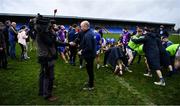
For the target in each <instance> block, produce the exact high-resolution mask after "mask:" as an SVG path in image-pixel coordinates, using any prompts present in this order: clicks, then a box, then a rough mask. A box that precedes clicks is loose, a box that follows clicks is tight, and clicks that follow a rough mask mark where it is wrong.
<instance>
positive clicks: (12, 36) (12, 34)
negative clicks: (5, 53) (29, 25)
mask: <svg viewBox="0 0 180 106" xmlns="http://www.w3.org/2000/svg"><path fill="white" fill-rule="evenodd" d="M14 30H15V29H14ZM16 40H17V35H16V33H15V32H14V31H13V29H12V27H10V28H9V42H14V41H16Z"/></svg>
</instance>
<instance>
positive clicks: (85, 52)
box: [80, 29, 96, 58]
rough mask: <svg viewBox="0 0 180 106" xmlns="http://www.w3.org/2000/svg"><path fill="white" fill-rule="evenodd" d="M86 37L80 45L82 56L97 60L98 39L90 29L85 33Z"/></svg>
mask: <svg viewBox="0 0 180 106" xmlns="http://www.w3.org/2000/svg"><path fill="white" fill-rule="evenodd" d="M83 35H84V37H83V40H82V43H81V45H80V49H82V56H83V57H84V58H95V56H96V38H95V34H94V32H93V31H92V30H90V29H88V30H87V31H86V32H84V33H83Z"/></svg>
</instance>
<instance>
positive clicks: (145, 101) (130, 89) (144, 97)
mask: <svg viewBox="0 0 180 106" xmlns="http://www.w3.org/2000/svg"><path fill="white" fill-rule="evenodd" d="M116 79H117V80H118V82H119V83H120V84H121V85H123V87H125V88H127V90H128V91H130V92H131V93H132V94H133V95H136V96H137V98H139V99H141V100H142V101H143V102H144V103H145V104H148V105H155V104H154V103H153V102H152V101H151V100H150V99H149V97H148V96H147V95H144V94H142V93H140V92H138V91H137V90H136V89H135V88H134V87H133V86H130V85H129V83H128V82H126V81H125V80H124V78H122V77H118V76H116Z"/></svg>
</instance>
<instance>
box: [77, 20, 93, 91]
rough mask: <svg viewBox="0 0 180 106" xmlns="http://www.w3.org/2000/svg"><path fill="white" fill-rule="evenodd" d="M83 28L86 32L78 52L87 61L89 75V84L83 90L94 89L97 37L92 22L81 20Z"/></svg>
mask: <svg viewBox="0 0 180 106" xmlns="http://www.w3.org/2000/svg"><path fill="white" fill-rule="evenodd" d="M81 30H82V31H83V32H84V33H83V34H84V37H83V40H82V43H81V45H80V51H79V52H78V53H79V54H81V55H82V56H83V58H84V59H85V61H86V63H87V64H86V69H87V73H88V76H89V81H88V83H87V84H86V85H87V86H86V87H84V88H83V90H93V89H94V72H93V64H94V59H95V57H96V37H95V34H94V32H93V31H92V30H91V29H90V23H89V22H88V21H83V22H81Z"/></svg>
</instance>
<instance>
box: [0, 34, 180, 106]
mask: <svg viewBox="0 0 180 106" xmlns="http://www.w3.org/2000/svg"><path fill="white" fill-rule="evenodd" d="M105 36H109V37H115V38H117V36H118V35H115V34H111V35H105ZM170 39H171V40H172V41H173V42H176V43H178V42H180V39H179V37H178V36H172V37H170ZM17 47H18V49H17V54H18V56H19V55H20V50H19V45H17ZM30 57H31V59H30V60H28V61H24V62H22V61H20V60H19V59H18V60H11V59H9V65H8V67H9V69H8V70H2V69H0V104H66V105H70V104H74V105H75V104H80V105H87V104H94V105H97V104H101V105H116V104H149V103H153V104H180V91H179V89H180V83H179V82H180V74H177V75H174V76H173V77H170V78H165V80H166V83H167V86H166V87H159V86H155V85H154V84H153V81H156V80H157V76H156V74H154V77H153V78H146V77H144V76H143V73H144V70H145V65H144V63H143V61H141V63H140V64H137V63H136V61H135V62H134V64H133V65H132V66H131V69H132V70H133V73H127V72H126V73H125V74H124V75H123V76H122V77H117V76H114V75H113V74H112V69H111V68H101V69H100V70H99V71H97V70H96V69H95V87H96V88H95V90H94V91H92V92H89V91H82V90H81V88H82V87H83V84H84V82H85V81H86V80H87V73H86V70H85V68H83V69H82V70H80V69H79V66H78V60H77V66H71V65H69V64H65V63H63V61H62V60H61V59H58V61H57V62H56V67H55V81H54V83H55V85H56V86H57V88H55V89H54V90H53V93H54V94H55V95H56V96H58V97H59V99H58V100H57V101H55V102H48V101H45V100H44V99H43V98H41V97H39V96H38V75H39V68H40V67H39V64H37V59H36V52H30ZM101 57H103V56H101ZM101 60H102V59H101ZM101 62H102V61H101ZM163 73H166V72H163Z"/></svg>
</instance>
